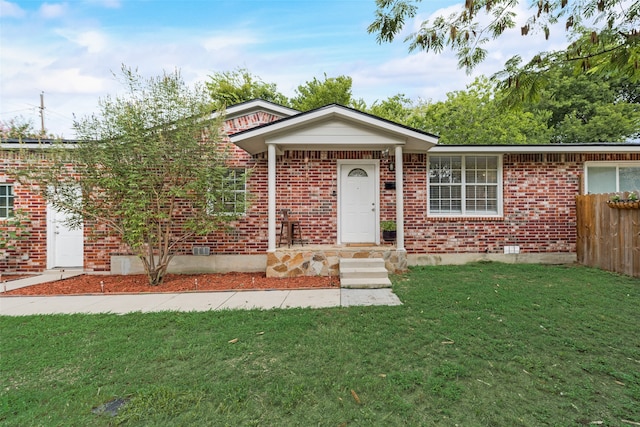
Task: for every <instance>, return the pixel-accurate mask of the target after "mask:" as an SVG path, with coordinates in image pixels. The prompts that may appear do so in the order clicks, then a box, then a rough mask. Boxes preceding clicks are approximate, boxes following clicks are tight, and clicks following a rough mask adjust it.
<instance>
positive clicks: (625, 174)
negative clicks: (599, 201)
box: [589, 167, 640, 191]
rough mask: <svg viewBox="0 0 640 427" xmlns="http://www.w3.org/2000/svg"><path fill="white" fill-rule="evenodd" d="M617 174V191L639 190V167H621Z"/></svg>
mask: <svg viewBox="0 0 640 427" xmlns="http://www.w3.org/2000/svg"><path fill="white" fill-rule="evenodd" d="M619 173H620V190H619V191H635V190H640V167H621V168H620V169H619ZM589 189H591V187H589Z"/></svg>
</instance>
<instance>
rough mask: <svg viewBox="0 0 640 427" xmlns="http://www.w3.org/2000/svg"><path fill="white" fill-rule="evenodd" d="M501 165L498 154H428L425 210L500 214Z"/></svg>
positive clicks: (447, 213)
mask: <svg viewBox="0 0 640 427" xmlns="http://www.w3.org/2000/svg"><path fill="white" fill-rule="evenodd" d="M501 168H502V164H501V158H500V156H484V155H457V156H429V170H428V172H427V174H428V175H427V176H428V180H427V182H428V183H427V186H428V195H429V196H428V213H429V214H430V215H434V216H497V215H501V214H502V209H501V206H502V188H501V185H500V184H501V176H502V173H501Z"/></svg>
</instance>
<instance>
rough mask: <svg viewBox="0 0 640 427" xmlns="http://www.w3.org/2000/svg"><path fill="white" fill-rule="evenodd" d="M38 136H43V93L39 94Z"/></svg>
mask: <svg viewBox="0 0 640 427" xmlns="http://www.w3.org/2000/svg"><path fill="white" fill-rule="evenodd" d="M40 134H41V135H42V136H44V134H45V130H44V92H41V93H40Z"/></svg>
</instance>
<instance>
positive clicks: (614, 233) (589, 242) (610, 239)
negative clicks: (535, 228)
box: [576, 194, 640, 277]
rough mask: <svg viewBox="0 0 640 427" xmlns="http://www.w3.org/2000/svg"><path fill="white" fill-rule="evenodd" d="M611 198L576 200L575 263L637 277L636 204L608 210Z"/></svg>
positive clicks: (639, 233) (639, 214)
mask: <svg viewBox="0 0 640 427" xmlns="http://www.w3.org/2000/svg"><path fill="white" fill-rule="evenodd" d="M611 196H612V194H587V195H582V196H577V197H576V213H577V224H578V230H577V232H578V240H577V244H576V251H577V255H578V262H579V263H581V264H583V265H588V266H590V267H598V268H602V269H604V270H609V271H615V272H617V273H622V274H627V275H630V276H635V277H640V209H639V208H638V207H637V205H638V204H637V203H631V204H630V203H627V204H626V205H624V204H619V205H618V206H614V207H610V206H609V204H608V203H607V202H608V201H609V200H610V199H611ZM612 205H614V204H612Z"/></svg>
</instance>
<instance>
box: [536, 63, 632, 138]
mask: <svg viewBox="0 0 640 427" xmlns="http://www.w3.org/2000/svg"><path fill="white" fill-rule="evenodd" d="M548 75H549V76H550V79H549V82H548V84H547V85H546V86H545V88H543V89H542V90H541V93H540V97H539V101H537V102H536V101H533V100H530V101H529V102H525V104H524V108H525V109H526V110H528V111H532V112H535V111H548V112H549V113H550V114H549V118H548V121H547V125H548V126H549V128H550V129H552V131H553V134H552V137H551V142H557V143H577V142H621V141H625V140H627V139H629V138H633V137H636V136H637V135H638V134H639V133H640V104H638V103H637V102H636V103H634V100H636V99H637V88H636V89H635V90H634V89H632V88H631V87H630V86H628V85H627V84H626V83H627V82H626V80H624V79H619V78H617V79H611V78H606V77H602V76H586V75H584V74H580V75H574V74H573V73H572V71H571V68H570V67H569V66H566V65H565V66H556V67H554V68H553V69H551V70H550V71H549V72H548ZM629 101H631V102H629Z"/></svg>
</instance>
